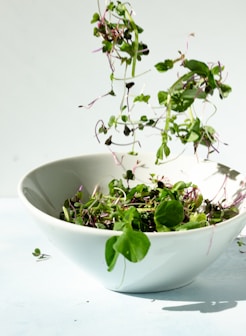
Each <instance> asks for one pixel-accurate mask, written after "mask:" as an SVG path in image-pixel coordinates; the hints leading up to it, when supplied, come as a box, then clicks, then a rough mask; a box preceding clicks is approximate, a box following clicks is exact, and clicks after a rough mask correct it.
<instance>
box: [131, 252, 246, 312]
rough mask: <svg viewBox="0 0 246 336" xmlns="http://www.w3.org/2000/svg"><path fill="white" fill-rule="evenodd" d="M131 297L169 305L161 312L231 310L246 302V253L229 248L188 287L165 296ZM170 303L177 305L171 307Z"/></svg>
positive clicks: (161, 294)
mask: <svg viewBox="0 0 246 336" xmlns="http://www.w3.org/2000/svg"><path fill="white" fill-rule="evenodd" d="M131 295H133V296H136V297H142V298H145V299H150V300H152V301H155V300H158V301H160V300H161V301H163V302H165V301H166V302H167V303H168V305H167V306H165V305H164V307H163V308H162V309H163V310H165V311H173V312H175V311H176V312H181V311H187V312H188V311H200V312H201V313H215V312H220V311H223V310H227V309H232V308H234V307H236V306H237V304H238V301H244V300H246V253H240V252H239V250H238V249H237V248H235V245H234V246H231V248H230V249H229V250H228V251H227V252H226V253H225V254H224V255H223V256H222V257H220V258H219V259H218V260H217V261H216V262H215V263H214V264H213V265H211V266H210V267H209V268H208V269H207V270H205V271H204V272H203V273H202V274H201V275H200V276H198V277H197V279H196V280H195V281H194V282H193V283H191V284H190V285H188V286H185V287H182V288H178V289H175V290H171V291H166V292H159V293H146V294H131ZM170 301H171V302H170ZM172 302H177V303H178V304H177V305H172ZM182 302H185V304H182Z"/></svg>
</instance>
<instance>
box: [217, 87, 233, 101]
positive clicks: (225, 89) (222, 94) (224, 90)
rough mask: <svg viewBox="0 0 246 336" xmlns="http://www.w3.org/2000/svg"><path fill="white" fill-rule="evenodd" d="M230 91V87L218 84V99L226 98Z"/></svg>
mask: <svg viewBox="0 0 246 336" xmlns="http://www.w3.org/2000/svg"><path fill="white" fill-rule="evenodd" d="M231 91H232V89H231V87H230V86H229V85H226V84H220V85H219V92H220V98H221V99H222V98H226V97H228V95H229V94H230V92H231Z"/></svg>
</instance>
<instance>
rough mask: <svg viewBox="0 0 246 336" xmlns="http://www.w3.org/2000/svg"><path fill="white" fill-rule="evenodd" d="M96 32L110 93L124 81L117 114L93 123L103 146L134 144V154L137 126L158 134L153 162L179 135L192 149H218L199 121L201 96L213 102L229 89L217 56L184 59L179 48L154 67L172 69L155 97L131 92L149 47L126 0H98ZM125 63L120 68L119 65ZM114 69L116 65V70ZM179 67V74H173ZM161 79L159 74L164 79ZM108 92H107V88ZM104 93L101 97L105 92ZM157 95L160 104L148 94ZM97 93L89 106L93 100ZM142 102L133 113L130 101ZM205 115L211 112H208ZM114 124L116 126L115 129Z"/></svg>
mask: <svg viewBox="0 0 246 336" xmlns="http://www.w3.org/2000/svg"><path fill="white" fill-rule="evenodd" d="M91 23H92V24H94V25H95V26H94V31H93V33H94V36H96V37H98V38H100V39H101V49H99V50H101V52H102V53H103V54H104V55H106V58H107V60H108V63H109V69H110V76H109V78H110V83H111V85H110V86H111V89H110V90H109V94H111V95H112V93H113V95H116V91H115V89H114V82H115V81H116V80H117V81H122V92H123V93H122V98H121V99H120V104H119V112H118V114H115V115H112V116H110V118H109V120H108V122H105V121H102V120H100V122H98V123H97V128H96V137H97V139H98V140H99V137H98V136H99V135H100V136H101V135H105V136H106V137H107V138H106V140H105V141H104V143H105V144H106V145H107V146H112V145H115V144H118V145H119V144H120V145H126V146H128V145H129V144H130V145H131V146H132V149H131V150H130V153H134V154H136V153H137V152H136V149H135V147H136V144H140V143H139V141H137V133H138V131H141V132H142V131H143V130H145V129H146V128H152V129H153V130H155V131H156V132H157V133H158V134H159V135H160V136H159V139H160V140H159V141H160V143H159V145H157V150H156V163H159V162H160V161H163V160H164V159H165V158H167V157H168V156H169V155H170V154H171V148H170V143H171V141H172V140H174V139H178V140H179V141H180V142H181V144H182V145H186V144H193V147H194V151H195V152H196V151H197V149H198V147H199V145H203V146H206V147H207V148H208V154H209V153H210V152H212V151H217V149H216V146H215V145H216V142H217V141H218V138H217V136H216V131H215V129H214V128H213V127H212V126H211V125H208V124H206V122H202V118H201V117H199V111H200V110H201V107H200V105H199V104H198V108H197V109H195V106H196V105H197V103H199V102H203V103H206V104H207V105H209V104H210V105H211V106H212V109H213V108H214V105H213V104H212V102H210V99H211V98H212V96H214V94H215V93H216V92H217V93H218V96H219V97H220V98H221V99H224V98H226V97H227V96H228V95H229V93H230V92H231V87H230V86H229V85H227V84H225V83H224V80H223V77H222V75H223V71H224V66H223V65H221V63H220V62H216V63H214V64H212V63H211V62H210V63H208V64H207V63H206V62H204V61H201V60H196V59H188V58H187V56H186V55H185V54H184V53H182V52H180V51H179V52H178V55H177V57H175V58H167V59H164V60H161V61H159V62H157V63H156V64H155V65H154V70H155V71H157V72H159V73H163V74H164V75H165V73H167V72H170V71H173V72H174V82H173V83H172V84H170V86H169V87H167V88H160V89H159V90H157V92H156V97H152V96H151V95H150V94H149V93H147V92H139V94H137V95H134V94H132V90H133V88H134V86H135V80H136V79H137V77H139V76H140V75H144V73H143V74H137V73H136V71H137V64H138V63H139V62H141V61H142V60H143V58H144V57H145V56H147V55H148V54H149V48H148V46H147V44H146V43H144V42H142V40H141V39H140V36H142V33H143V31H144V30H143V29H142V28H141V27H140V26H139V25H138V24H137V23H136V21H135V17H134V11H133V9H132V8H131V5H130V3H129V2H127V3H123V2H121V1H110V2H109V3H108V5H106V7H105V9H104V10H103V11H102V10H101V9H100V6H99V1H98V12H97V13H95V14H94V15H93V17H92V20H91ZM122 68H123V71H122V72H123V76H122V77H121V74H122V72H120V71H119V69H122ZM117 70H118V71H117ZM177 73H178V76H177ZM164 82H165V79H164V80H163V83H164ZM106 95H107V94H106ZM104 96H105V94H104V95H102V97H104ZM156 98H157V101H158V104H159V105H158V106H156V105H155V104H154V103H152V100H154V101H156ZM96 101H97V99H95V100H94V101H93V102H92V103H91V104H89V106H90V107H91V106H92V105H93V103H95V102H96ZM140 103H141V104H142V106H141V111H144V113H143V114H141V115H140V116H139V115H138V114H137V113H136V114H135V113H134V107H135V105H137V104H140ZM206 119H207V120H208V119H209V115H208V117H207V118H206ZM115 130H116V132H115ZM120 133H121V134H123V135H124V136H125V137H130V138H131V141H126V142H125V143H119V142H118V141H117V140H115V138H116V137H117V135H118V134H120Z"/></svg>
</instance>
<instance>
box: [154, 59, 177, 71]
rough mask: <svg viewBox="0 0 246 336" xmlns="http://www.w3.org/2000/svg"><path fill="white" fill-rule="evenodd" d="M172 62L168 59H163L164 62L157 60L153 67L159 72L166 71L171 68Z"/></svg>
mask: <svg viewBox="0 0 246 336" xmlns="http://www.w3.org/2000/svg"><path fill="white" fill-rule="evenodd" d="M173 65H174V62H173V61H172V60H170V59H167V60H165V61H164V62H159V63H157V64H155V68H156V70H157V71H159V72H166V71H168V70H170V69H172V68H173Z"/></svg>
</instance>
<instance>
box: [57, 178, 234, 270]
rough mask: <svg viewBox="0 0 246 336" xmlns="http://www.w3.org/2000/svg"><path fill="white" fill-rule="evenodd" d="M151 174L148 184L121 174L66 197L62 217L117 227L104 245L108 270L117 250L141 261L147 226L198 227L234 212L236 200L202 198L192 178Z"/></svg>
mask: <svg viewBox="0 0 246 336" xmlns="http://www.w3.org/2000/svg"><path fill="white" fill-rule="evenodd" d="M128 174H129V172H128ZM132 175H133V173H132ZM132 175H131V176H132ZM150 180H151V184H150V185H147V184H144V183H142V184H137V185H136V186H134V187H129V185H128V184H127V181H126V180H125V179H124V178H123V179H113V180H111V181H110V182H109V184H108V193H102V192H101V191H100V189H96V192H94V193H93V195H92V196H91V197H90V198H89V200H88V201H85V202H84V201H83V200H82V199H83V193H82V191H81V188H80V189H79V191H78V192H77V193H76V194H75V196H74V197H72V198H71V199H67V200H66V201H65V203H64V206H63V211H62V212H61V215H60V218H61V219H64V220H66V221H68V222H72V223H74V224H78V225H82V226H88V227H93V228H100V229H109V230H115V231H120V232H121V234H120V235H115V236H112V237H111V238H109V240H108V241H107V243H106V246H105V259H106V264H107V266H108V270H109V271H111V270H112V269H113V268H114V266H115V263H116V261H117V259H118V256H119V255H123V256H124V257H125V258H126V259H127V260H129V261H131V262H139V261H141V260H142V259H143V258H144V257H145V256H146V254H147V252H148V250H149V248H150V241H149V239H148V237H147V235H146V234H145V233H146V232H170V231H180V230H190V229H196V228H200V227H205V226H208V225H212V224H216V223H218V222H221V221H223V220H225V219H228V218H231V217H233V216H235V215H237V214H238V209H237V208H236V207H235V206H234V205H231V206H224V205H223V204H213V203H212V202H211V201H209V200H207V199H205V200H204V199H203V196H202V194H201V192H200V191H199V189H198V187H197V186H196V185H194V184H192V183H190V182H189V183H186V182H184V181H178V182H176V183H175V184H173V185H171V184H170V183H169V184H165V183H164V182H163V180H160V179H158V178H156V177H155V176H154V175H153V174H152V175H151V177H150Z"/></svg>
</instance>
